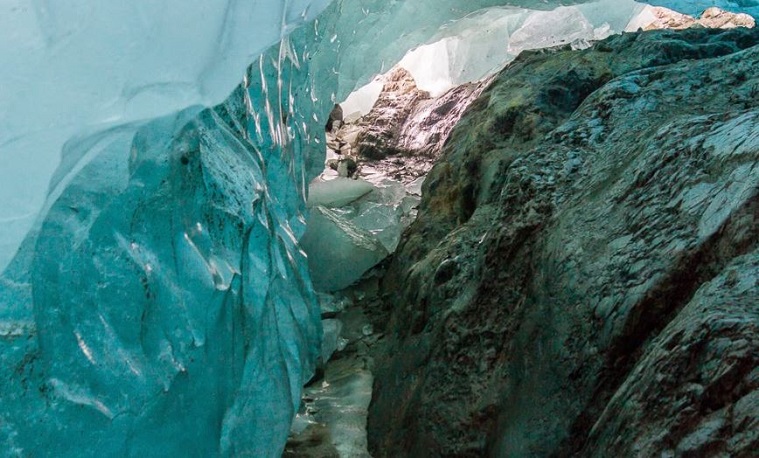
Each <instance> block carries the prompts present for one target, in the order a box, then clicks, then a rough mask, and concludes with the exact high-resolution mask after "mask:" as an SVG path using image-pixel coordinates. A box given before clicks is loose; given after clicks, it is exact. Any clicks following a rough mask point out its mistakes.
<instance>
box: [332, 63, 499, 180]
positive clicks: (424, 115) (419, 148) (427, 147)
mask: <svg viewBox="0 0 759 458" xmlns="http://www.w3.org/2000/svg"><path fill="white" fill-rule="evenodd" d="M487 84H488V81H482V82H475V83H468V84H463V85H461V86H458V87H455V88H452V89H451V90H449V91H447V92H445V93H444V94H442V95H440V96H439V97H431V96H430V94H429V93H427V92H425V91H422V90H420V89H419V88H417V86H416V82H415V81H414V78H413V77H412V76H411V74H410V73H409V72H408V71H407V70H405V69H403V68H401V67H395V68H394V69H393V70H391V71H390V72H388V73H387V75H385V76H384V85H383V88H382V92H381V93H380V95H379V97H378V99H377V101H376V102H375V104H374V107H373V108H372V110H371V111H370V112H369V113H368V114H366V115H365V116H362V117H361V118H359V119H357V120H355V121H354V122H346V123H345V124H341V125H340V127H339V128H338V129H334V131H333V132H330V133H328V134H327V139H328V148H329V149H330V150H331V151H332V152H333V153H335V154H336V158H335V159H333V161H334V162H332V163H330V166H331V167H332V168H334V169H335V170H337V171H338V173H340V167H341V164H342V163H345V169H346V172H345V174H344V175H342V176H348V175H352V172H349V170H350V167H349V165H350V164H351V161H352V162H353V170H357V169H358V170H360V169H362V168H363V169H366V170H370V171H375V172H378V173H382V174H384V175H386V176H387V177H389V178H392V179H394V180H398V181H400V182H402V183H404V184H408V183H410V182H412V181H414V180H415V179H417V178H419V177H421V176H423V175H425V174H426V173H427V172H428V171H429V170H430V169H431V168H432V166H433V164H434V163H435V161H436V160H437V158H438V157H439V155H440V151H441V150H442V147H443V145H444V144H445V142H446V140H448V136H449V135H450V133H451V131H452V130H453V127H454V126H455V125H456V123H457V122H458V121H459V119H460V118H461V116H462V115H463V114H464V112H465V111H466V109H467V107H469V105H470V104H471V103H472V102H473V101H474V100H475V99H476V98H477V97H478V96H479V94H480V93H481V92H482V90H483V89H484V88H485V87H486V86H487Z"/></svg>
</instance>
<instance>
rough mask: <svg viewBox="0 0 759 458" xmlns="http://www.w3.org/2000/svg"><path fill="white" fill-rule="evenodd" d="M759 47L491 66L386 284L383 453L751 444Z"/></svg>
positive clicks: (712, 448)
mask: <svg viewBox="0 0 759 458" xmlns="http://www.w3.org/2000/svg"><path fill="white" fill-rule="evenodd" d="M757 43H759V32H757V31H749V30H745V29H734V30H729V31H719V30H708V29H697V30H687V31H684V32H669V31H665V32H646V33H639V34H625V35H622V36H616V37H612V38H610V39H608V40H605V41H603V42H600V43H597V44H596V45H594V46H593V47H592V48H591V49H588V50H584V51H570V50H565V49H559V50H552V51H547V52H532V53H524V54H522V55H521V56H520V57H519V58H518V59H517V60H516V61H515V62H514V63H513V64H511V65H510V66H509V67H508V68H506V69H505V70H504V71H502V72H501V74H500V75H499V76H498V77H497V78H496V79H495V80H494V81H493V83H492V84H491V85H490V86H489V87H488V88H487V89H486V90H485V91H484V92H483V93H482V95H481V96H480V97H479V98H478V100H477V101H475V102H474V103H473V104H472V105H471V106H470V107H469V109H468V110H467V112H466V113H465V114H464V117H463V118H462V120H461V121H460V122H459V124H458V125H457V127H456V128H455V129H454V131H453V133H452V134H451V137H450V138H449V140H448V142H447V143H446V146H445V147H444V150H443V155H442V158H441V160H440V162H439V163H438V164H437V165H436V166H435V167H434V168H433V170H432V172H431V173H430V175H429V177H428V179H427V181H426V183H425V188H424V200H423V203H422V207H421V209H420V213H419V218H418V220H417V221H416V222H415V223H414V224H413V225H412V226H411V228H410V229H409V230H408V231H407V232H406V233H405V235H404V239H403V241H402V242H401V245H400V247H399V249H398V252H397V254H396V255H395V257H394V258H393V260H392V262H391V264H390V266H389V268H388V269H389V270H388V273H387V275H386V276H385V278H384V280H383V285H382V291H383V294H384V303H385V304H386V312H387V313H388V314H389V316H390V319H389V322H387V323H386V328H387V329H386V331H387V335H388V337H387V343H386V349H385V351H383V352H382V353H381V354H378V355H377V358H378V365H377V368H376V372H375V376H376V379H375V385H374V398H373V401H372V405H371V407H370V417H369V439H370V446H371V448H372V453H373V455H374V456H414V457H421V456H482V455H491V456H570V455H573V456H574V455H576V456H613V455H615V454H616V455H617V456H659V455H662V456H713V455H716V454H720V453H722V454H730V455H731V456H751V454H752V453H754V452H755V451H756V450H759V368H758V364H757V363H759V335H758V333H757V331H758V330H759V244H758V243H757V241H758V240H759V72H758V71H757V70H756V69H757V68H759V47H753V48H752V46H754V45H756V44H757ZM749 48H750V49H749Z"/></svg>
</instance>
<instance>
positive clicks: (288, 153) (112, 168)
mask: <svg viewBox="0 0 759 458" xmlns="http://www.w3.org/2000/svg"><path fill="white" fill-rule="evenodd" d="M651 3H656V4H661V5H662V6H666V7H669V8H672V9H674V10H677V11H679V12H682V13H686V14H692V15H698V14H699V13H700V12H701V11H702V10H703V9H705V8H707V7H710V6H720V7H723V8H726V9H730V10H732V11H736V12H745V13H748V14H754V15H756V14H757V13H759V6H755V4H754V3H751V2H738V1H729V0H724V1H718V2H713V1H707V0H699V1H685V0H682V1H680V0H671V1H670V0H659V1H656V2H651ZM646 8H647V6H646V5H645V4H643V3H638V2H634V1H632V0H600V1H595V2H594V1H588V2H583V1H578V2H562V1H554V0H548V1H546V0H541V1H537V0H467V1H462V0H406V1H386V0H361V1H356V0H265V1H248V0H241V1H240V0H223V1H215V2H205V1H200V0H192V1H185V0H162V1H152V0H139V1H131V2H118V1H115V0H109V1H92V0H76V1H71V2H59V1H52V0H8V1H4V2H2V4H1V5H0V61H1V62H3V65H2V66H0V82H2V84H1V85H0V164H2V166H1V167H0V203H1V204H0V272H2V274H1V275H0V337H2V339H0V361H2V378H1V379H0V400H1V401H0V404H1V405H2V406H3V408H2V411H0V443H3V444H5V445H4V447H3V449H4V450H3V452H2V453H4V454H5V456H136V455H139V454H143V455H144V456H186V455H187V451H188V450H192V451H193V455H197V456H217V455H223V456H280V455H281V453H282V451H283V450H284V447H285V442H286V440H287V437H288V433H289V432H290V429H291V425H292V424H293V423H292V421H293V418H294V417H295V415H296V412H298V410H299V407H300V405H301V394H302V389H303V386H304V384H306V383H307V382H308V381H309V380H310V379H311V377H312V375H313V374H314V371H315V370H316V368H317V365H320V364H323V363H324V362H325V360H326V359H328V358H329V355H330V354H331V353H332V352H334V351H335V350H336V349H339V347H340V345H341V342H340V340H341V337H340V329H341V326H342V325H341V324H339V323H335V322H334V320H332V321H330V320H329V319H326V320H322V317H323V315H324V310H323V309H324V307H325V303H326V304H327V305H326V306H327V307H329V306H330V305H329V304H330V303H331V302H330V301H331V299H330V297H331V296H330V294H331V293H334V292H335V291H338V290H341V289H343V288H345V287H348V286H350V285H351V284H353V283H355V282H356V281H357V280H358V279H360V278H361V277H362V275H364V274H365V273H366V272H367V271H368V270H370V269H371V268H372V267H374V266H375V265H377V264H378V263H380V262H381V261H382V260H383V259H385V258H386V257H387V256H388V255H389V254H390V253H392V252H393V250H394V249H395V248H396V246H397V245H398V243H399V240H400V238H401V232H402V230H403V228H404V227H405V226H407V225H408V224H409V223H410V221H411V220H412V219H413V217H414V214H415V211H416V210H415V208H416V206H417V205H418V203H419V200H420V196H421V194H422V189H423V188H422V182H423V180H424V177H423V176H413V177H410V178H408V177H407V178H408V179H406V180H402V179H396V178H393V177H391V176H388V175H386V174H383V173H382V172H381V171H379V170H374V169H372V168H371V167H369V166H366V167H365V168H364V174H363V175H362V176H361V177H360V178H358V179H355V178H357V177H355V176H350V175H351V174H350V173H347V172H345V171H341V170H340V169H339V165H336V166H335V167H334V170H330V168H329V167H326V168H325V159H333V160H337V159H335V158H337V156H335V153H336V152H337V153H339V149H340V145H338V147H337V148H335V147H333V146H331V144H330V139H329V138H328V137H329V133H327V137H325V127H324V126H325V123H326V122H327V120H328V117H329V114H330V112H331V110H333V107H334V105H335V104H336V103H339V104H340V106H341V108H342V116H341V119H340V121H344V122H345V123H346V124H347V123H350V122H355V121H356V120H358V119H360V118H361V117H363V116H366V115H368V114H369V113H370V112H371V111H372V107H374V106H375V102H376V101H377V99H378V97H380V93H381V92H382V89H383V86H384V85H385V83H386V81H387V78H388V75H390V74H391V73H392V71H393V70H394V69H397V68H398V67H402V68H403V69H405V70H406V71H407V72H408V73H409V74H410V75H411V76H412V77H413V79H414V80H415V82H416V85H417V87H418V88H419V89H420V90H422V91H426V93H428V94H429V96H430V97H439V96H441V95H443V94H445V93H446V92H447V91H449V90H450V89H452V88H454V87H456V86H459V85H462V84H464V83H476V82H479V81H482V80H485V79H487V78H488V77H489V76H490V75H492V74H494V73H495V72H496V71H498V70H499V69H501V68H502V67H503V66H504V65H506V64H508V63H509V62H510V61H511V60H513V59H514V58H515V57H516V56H517V55H519V53H520V52H522V51H525V50H530V49H537V48H547V47H552V46H558V45H569V46H572V47H575V48H578V49H580V48H583V47H587V46H589V44H590V43H592V42H593V41H595V40H599V39H603V38H605V37H607V36H610V35H612V34H618V33H622V32H625V31H635V30H637V29H638V28H639V27H640V26H642V25H644V24H643V22H642V21H645V20H646V16H645V15H646V14H647V9H646ZM333 141H334V140H333ZM335 150H338V151H335ZM325 298H326V299H325ZM332 302H334V301H332ZM332 305H334V304H332ZM368 383H369V390H370V389H371V385H370V384H371V380H369V382H368ZM364 388H366V387H364ZM362 402H363V401H362ZM357 434H358V433H357ZM359 435H360V434H359ZM349 436H350V435H349ZM354 439H355V438H354V437H352V436H350V437H348V439H345V440H346V441H350V440H354ZM364 440H365V439H364ZM346 447H347V446H346ZM346 450H348V451H345V452H344V453H343V455H342V456H359V455H360V454H359V455H352V454H353V453H358V452H356V451H355V450H354V449H351V448H350V447H348V448H347V449H346Z"/></svg>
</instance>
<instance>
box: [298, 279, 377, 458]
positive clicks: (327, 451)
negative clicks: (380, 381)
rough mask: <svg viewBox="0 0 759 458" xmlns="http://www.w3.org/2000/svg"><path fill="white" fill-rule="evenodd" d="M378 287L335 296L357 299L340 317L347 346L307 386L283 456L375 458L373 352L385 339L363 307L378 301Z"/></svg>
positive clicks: (363, 287)
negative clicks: (370, 423) (370, 438)
mask: <svg viewBox="0 0 759 458" xmlns="http://www.w3.org/2000/svg"><path fill="white" fill-rule="evenodd" d="M367 285H368V287H367ZM374 288H376V279H370V280H368V281H367V282H364V283H363V284H361V285H360V286H357V287H356V288H354V289H350V290H347V291H344V292H342V293H340V294H338V295H336V297H337V298H339V297H345V296H352V297H353V298H354V299H355V302H353V300H348V301H347V302H348V303H349V304H350V305H348V307H347V308H346V309H345V310H344V311H342V312H340V313H339V314H338V318H339V320H340V321H341V322H342V323H343V326H342V333H341V337H342V338H343V339H345V341H346V346H345V348H344V349H343V350H341V351H338V352H337V353H335V355H334V356H333V358H332V360H330V361H329V362H328V363H327V365H326V368H325V372H324V378H323V379H322V380H318V381H317V382H315V383H314V384H313V385H311V386H309V387H306V388H305V390H304V393H303V404H302V406H301V409H300V412H299V414H298V416H297V417H296V419H295V421H294V422H293V427H292V432H291V437H290V441H289V442H288V446H287V448H286V449H285V455H284V456H301V457H302V456H313V457H316V456H319V457H325V456H328V457H332V456H334V457H337V456H340V457H368V456H370V455H369V452H368V449H367V436H366V419H367V415H368V407H369V403H370V401H371V396H372V384H373V382H374V377H373V376H372V372H371V368H372V365H373V359H372V357H371V355H370V351H371V348H372V347H373V346H374V345H377V343H378V341H379V340H380V339H381V338H382V335H381V334H376V333H374V330H373V329H372V325H371V324H370V323H369V319H368V318H367V317H366V315H365V313H364V311H363V306H364V304H365V303H366V302H367V301H370V300H373V299H374V296H373V295H372V294H373V293H372V292H371V291H372V290H374ZM367 289H368V290H370V292H369V294H367V293H366V290H367ZM359 298H360V299H359ZM338 300H339V299H338ZM343 300H345V299H343Z"/></svg>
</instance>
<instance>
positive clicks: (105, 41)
mask: <svg viewBox="0 0 759 458" xmlns="http://www.w3.org/2000/svg"><path fill="white" fill-rule="evenodd" d="M329 2H330V0H289V1H280V0H265V1H256V2H249V1H235V0H214V1H212V2H208V1H200V0H191V1H187V0H160V1H155V0H130V1H128V2H119V1H89V0H73V1H66V2H61V1H58V0H5V1H3V2H0V62H2V63H3V64H2V65H0V107H2V110H0V164H2V166H1V167H0V203H1V204H0V271H2V269H3V268H4V267H5V266H6V264H7V263H8V261H9V260H10V257H11V256H12V255H13V253H14V251H15V250H16V248H17V247H18V244H19V243H20V242H21V240H22V239H23V237H24V235H25V234H26V232H27V231H28V230H29V228H30V227H31V225H32V223H33V221H34V219H35V217H36V216H37V212H38V211H39V209H40V208H41V207H42V204H43V202H44V199H45V196H46V192H47V190H48V182H49V180H50V178H51V176H52V174H53V172H54V171H55V169H56V167H57V165H58V164H59V161H60V155H61V147H62V145H63V144H64V142H66V141H68V140H69V139H70V138H71V137H72V136H74V135H80V134H83V133H86V132H88V131H91V130H93V129H96V130H103V129H104V128H106V127H107V126H109V125H116V124H122V123H125V122H130V121H133V120H138V119H145V118H152V117H155V116H161V115H165V114H169V113H172V112H175V111H177V110H180V109H183V108H186V107H188V106H191V105H195V104H203V105H213V104H216V103H219V102H221V101H223V100H224V98H226V97H227V96H228V95H229V93H230V92H231V91H232V89H233V88H234V87H235V86H236V85H238V84H239V83H240V80H241V78H242V75H243V74H244V70H245V67H246V66H248V65H249V64H250V63H251V62H252V61H253V60H254V59H255V58H256V57H258V55H260V53H261V52H263V51H264V50H265V49H266V48H267V47H269V46H271V45H273V44H274V43H276V42H278V41H279V40H280V39H281V38H282V37H284V36H286V35H287V33H289V32H290V31H291V30H293V29H294V28H295V27H297V26H298V25H300V24H302V23H304V22H306V21H309V20H311V19H313V18H314V17H315V16H316V15H317V14H318V13H319V12H320V11H321V10H322V9H323V8H324V7H325V6H326V5H327V4H328V3H329Z"/></svg>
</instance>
